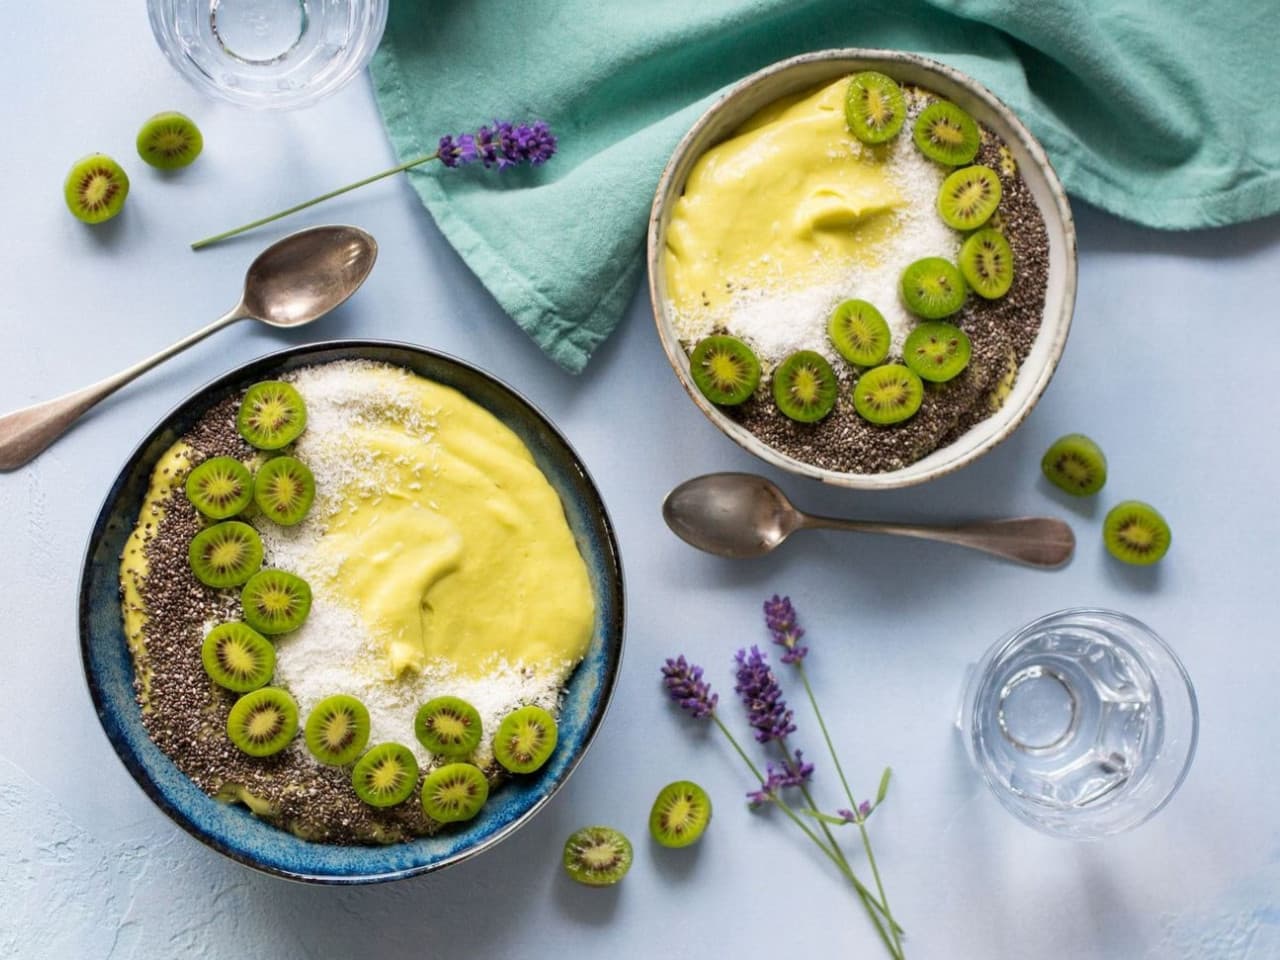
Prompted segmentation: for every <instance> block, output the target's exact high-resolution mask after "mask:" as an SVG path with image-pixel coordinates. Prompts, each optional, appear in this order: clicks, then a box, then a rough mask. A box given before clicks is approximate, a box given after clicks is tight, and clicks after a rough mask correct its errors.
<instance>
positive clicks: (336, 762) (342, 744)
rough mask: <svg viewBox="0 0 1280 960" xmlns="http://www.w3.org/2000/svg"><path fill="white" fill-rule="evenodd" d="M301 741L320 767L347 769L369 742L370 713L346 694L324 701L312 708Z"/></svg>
mask: <svg viewBox="0 0 1280 960" xmlns="http://www.w3.org/2000/svg"><path fill="white" fill-rule="evenodd" d="M302 737H303V739H304V740H306V742H307V749H308V750H310V751H311V755H312V756H313V757H315V758H316V759H317V760H319V761H320V762H321V763H327V764H329V765H330V766H335V767H341V766H345V765H346V764H348V763H351V762H352V761H353V760H355V759H356V757H358V756H360V751H362V750H363V749H364V746H365V744H366V743H368V742H369V710H368V708H366V707H365V705H364V704H363V703H361V702H360V701H359V700H357V699H356V698H355V697H349V696H347V695H346V694H345V693H335V694H334V695H333V696H331V697H325V698H324V699H323V700H321V701H320V702H319V703H317V704H316V705H315V706H314V707H312V708H311V713H310V714H308V715H307V724H306V726H305V727H303V729H302Z"/></svg>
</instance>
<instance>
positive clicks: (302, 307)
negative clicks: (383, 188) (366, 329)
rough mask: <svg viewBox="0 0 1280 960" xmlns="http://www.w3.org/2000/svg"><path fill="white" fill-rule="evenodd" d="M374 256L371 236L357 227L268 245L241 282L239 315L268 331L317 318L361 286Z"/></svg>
mask: <svg viewBox="0 0 1280 960" xmlns="http://www.w3.org/2000/svg"><path fill="white" fill-rule="evenodd" d="M377 257H378V244H377V243H376V242H375V241H374V239H373V237H371V236H369V234H367V233H365V232H364V231H363V230H360V229H358V228H356V227H346V226H332V227H315V228H314V229H311V230H303V231H302V232H301V233H295V234H293V235H292V236H288V237H285V238H284V239H283V240H279V241H277V242H276V243H273V244H272V245H271V246H269V247H267V249H266V250H264V251H262V253H260V254H259V255H258V258H257V259H256V260H254V261H253V263H251V264H250V265H249V269H248V271H247V272H246V273H245V278H244V296H243V298H242V299H241V301H240V303H241V306H242V307H243V308H244V313H245V314H246V315H248V316H251V317H252V318H253V319H255V320H260V321H262V322H263V323H265V324H268V325H269V326H272V327H300V326H302V325H303V324H305V323H310V322H311V321H312V320H316V319H318V318H320V317H322V316H324V315H325V314H326V313H328V312H329V311H330V310H332V309H334V308H335V307H337V306H340V305H341V304H342V303H344V302H346V300H347V298H348V297H350V296H351V295H352V294H353V293H355V292H356V290H358V289H359V288H360V285H361V284H362V283H364V281H365V278H366V277H367V276H368V275H369V271H370V270H372V269H373V264H374V261H375V260H376V259H377Z"/></svg>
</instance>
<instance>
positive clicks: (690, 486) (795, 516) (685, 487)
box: [662, 473, 1076, 567]
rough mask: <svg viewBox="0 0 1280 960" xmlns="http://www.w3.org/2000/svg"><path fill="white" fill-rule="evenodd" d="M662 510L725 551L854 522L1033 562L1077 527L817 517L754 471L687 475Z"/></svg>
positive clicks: (734, 553) (1062, 550) (861, 528)
mask: <svg viewBox="0 0 1280 960" xmlns="http://www.w3.org/2000/svg"><path fill="white" fill-rule="evenodd" d="M662 516H663V519H665V520H666V521H667V526H669V527H670V528H671V529H672V530H673V531H674V532H675V534H676V536H678V537H679V538H680V539H681V540H684V541H685V542H686V543H689V544H692V545H693V546H695V547H697V548H698V549H699V550H705V551H706V552H707V553H715V554H719V555H720V556H722V557H734V558H741V557H759V556H763V555H764V554H766V553H769V552H770V551H772V550H773V549H774V548H776V547H777V546H779V545H780V544H781V543H782V541H784V540H786V539H787V537H789V536H791V534H792V533H794V532H795V531H796V530H812V529H827V530H854V531H857V532H858V533H887V534H894V535H897V536H901V537H919V538H920V539H922V540H940V541H942V542H943V543H955V544H959V545H960V546H962V547H971V548H972V549H974V550H982V551H984V552H986V553H993V554H995V555H996V556H998V557H1006V558H1007V559H1010V560H1017V561H1018V562H1020V563H1026V564H1030V565H1031V566H1034V567H1058V566H1061V565H1062V564H1064V563H1066V562H1067V561H1068V560H1070V559H1071V554H1072V553H1073V552H1074V550H1075V546H1076V538H1075V534H1074V533H1072V532H1071V527H1069V526H1067V524H1065V523H1064V522H1063V521H1061V520H1054V519H1051V518H1049V517H1020V518H1018V519H1015V520H985V521H980V522H977V523H966V524H960V525H957V526H950V527H931V526H924V525H921V524H914V523H872V522H868V521H863V520H839V519H835V518H833V517H815V516H811V515H810V514H807V513H803V512H802V511H800V510H797V509H796V507H795V506H794V505H793V504H792V503H791V501H790V500H788V499H787V497H786V495H785V494H784V493H783V492H782V491H781V490H779V489H778V488H777V487H776V486H775V485H774V484H772V483H770V482H769V481H768V480H766V479H765V478H764V477H760V476H756V475H755V474H752V473H709V474H707V475H706V476H702V477H694V478H693V479H692V480H686V481H685V482H684V483H682V484H680V486H678V487H676V488H675V489H674V490H672V491H671V492H670V493H669V494H667V499H666V500H665V501H663V504H662Z"/></svg>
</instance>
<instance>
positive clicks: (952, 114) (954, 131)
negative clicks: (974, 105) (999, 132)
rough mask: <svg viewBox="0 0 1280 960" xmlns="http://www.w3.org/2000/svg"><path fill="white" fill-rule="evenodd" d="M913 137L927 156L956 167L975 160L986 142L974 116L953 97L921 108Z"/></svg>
mask: <svg viewBox="0 0 1280 960" xmlns="http://www.w3.org/2000/svg"><path fill="white" fill-rule="evenodd" d="M912 137H913V139H914V140H915V142H916V146H917V147H918V148H919V149H920V152H921V153H923V154H924V155H925V156H926V157H928V158H929V159H930V160H936V161H938V163H945V164H947V165H948V166H952V167H959V166H963V165H964V164H966V163H971V162H972V161H973V158H974V157H976V156H977V155H978V147H979V146H981V144H982V137H981V135H980V134H979V133H978V125H977V124H976V123H974V121H973V117H971V116H969V115H968V114H967V113H965V112H964V111H963V110H961V109H960V108H959V107H957V106H956V105H955V104H954V103H952V102H951V101H950V100H935V101H934V102H933V103H931V104H929V105H928V106H927V107H925V108H924V109H923V110H921V111H920V116H918V117H916V125H915V128H914V130H913V131H912Z"/></svg>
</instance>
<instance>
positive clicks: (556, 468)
mask: <svg viewBox="0 0 1280 960" xmlns="http://www.w3.org/2000/svg"><path fill="white" fill-rule="evenodd" d="M351 359H364V360H375V361H382V362H385V363H391V364H396V365H398V366H401V367H405V368H407V369H409V370H412V371H413V372H414V373H417V374H420V375H422V376H424V377H427V378H428V379H431V380H434V381H436V382H438V383H443V384H446V385H447V386H450V387H453V388H454V389H456V390H458V391H460V392H461V393H462V394H464V395H465V396H466V397H468V398H469V399H471V400H472V401H474V402H475V403H478V404H479V405H480V406H482V407H484V408H485V409H486V410H488V411H489V412H490V413H492V414H493V415H494V416H496V417H497V418H498V419H499V420H501V421H502V422H503V423H505V424H506V425H507V426H508V427H510V428H511V429H512V430H514V431H515V432H516V434H517V435H518V436H519V437H520V439H521V440H523V441H524V443H525V445H526V446H527V447H528V448H529V450H530V451H531V452H532V453H533V456H534V459H535V460H536V461H537V463H538V466H539V467H541V468H542V471H543V473H545V474H546V476H547V479H548V480H549V481H550V482H551V485H552V486H553V487H555V489H556V492H557V493H559V494H560V500H561V502H562V503H563V504H564V510H565V515H566V517H568V520H569V526H570V528H571V529H572V530H573V534H574V537H575V538H576V540H577V542H578V548H579V550H581V552H582V556H583V557H584V558H585V560H586V562H587V567H588V570H589V571H590V576H591V584H592V588H593V591H594V593H595V602H596V626H595V632H594V634H593V636H592V639H591V646H590V648H589V650H588V651H587V655H586V659H584V660H583V662H582V663H581V665H579V667H578V669H577V670H576V671H575V672H574V674H573V676H572V678H571V679H570V681H569V685H568V688H567V690H566V692H565V697H564V706H563V711H562V714H561V718H560V742H559V746H558V747H557V749H556V752H555V753H554V754H553V755H552V757H551V760H550V761H549V762H548V763H547V765H546V766H545V767H543V768H542V769H541V770H540V771H538V773H537V774H536V775H533V776H530V777H521V778H519V779H518V780H513V781H508V782H506V783H504V784H503V785H502V786H501V787H499V788H498V789H497V790H495V791H494V792H493V794H492V795H491V796H490V798H489V802H488V804H486V806H485V808H484V810H483V811H481V813H480V815H479V816H478V817H476V818H475V819H474V820H472V821H470V822H469V823H466V824H459V825H458V827H457V828H455V829H446V830H444V831H442V832H441V833H439V834H437V835H436V836H434V837H424V838H421V839H418V840H414V841H412V842H409V843H400V844H395V845H392V846H386V847H357V846H338V845H334V844H322V843H312V842H308V841H306V840H300V839H298V838H297V837H295V836H293V835H292V834H289V833H286V832H285V831H283V830H280V829H278V828H276V827H273V826H271V825H270V824H268V823H265V822H264V821H262V820H259V819H257V818H256V817H254V816H253V815H252V814H251V813H249V811H248V810H246V809H245V808H244V807H242V806H238V805H237V806H231V805H229V804H225V803H220V802H218V801H217V800H214V799H213V798H212V797H210V796H208V795H207V794H206V793H204V792H203V791H202V790H200V789H199V788H198V787H197V786H196V785H195V784H194V783H192V782H191V781H190V780H189V779H187V777H186V775H185V774H183V773H182V771H180V770H179V769H178V768H177V766H175V765H174V763H173V761H172V760H170V759H169V758H168V757H167V756H166V755H165V754H164V753H162V752H161V751H160V749H159V748H158V747H156V745H155V744H154V743H152V742H151V739H150V738H149V737H148V736H147V732H146V729H145V728H144V727H143V725H142V718H141V715H140V711H139V708H138V704H137V701H136V700H135V699H134V691H133V662H132V660H131V659H130V655H129V651H128V648H127V646H126V644H125V639H124V630H123V625H122V622H121V615H120V600H119V575H118V562H119V561H118V558H119V557H120V554H121V552H122V549H123V546H124V542H125V540H126V539H127V538H128V536H129V533H130V532H131V531H132V530H133V527H134V523H135V522H136V521H137V518H138V509H139V506H140V505H141V503H142V499H143V494H144V492H145V490H146V488H147V483H148V481H149V479H150V477H151V472H152V469H153V468H154V466H155V464H156V461H157V460H158V459H159V457H160V456H161V455H162V454H163V453H164V451H165V450H166V449H168V448H169V446H170V445H171V444H173V443H174V442H175V441H176V440H177V439H178V438H179V437H180V436H182V434H183V433H185V432H186V431H187V430H188V429H189V428H190V427H191V425H192V424H194V423H195V422H196V420H197V419H199V418H200V417H201V416H202V415H203V414H204V413H205V411H207V410H208V409H209V408H210V407H212V406H213V405H214V404H216V403H217V402H218V401H220V400H222V399H223V398H225V397H227V396H228V395H230V394H233V393H237V392H239V391H241V390H243V389H244V388H246V387H248V386H249V385H250V384H252V383H255V382H256V381H259V380H268V379H273V378H275V377H277V376H278V375H280V374H282V373H286V372H288V371H290V370H294V369H297V368H298V367H302V366H307V365H309V364H314V363H323V362H325V361H330V360H351ZM622 634H623V588H622V567H621V564H620V561H619V557H618V545H617V542H616V540H615V538H614V533H613V527H612V525H611V524H610V522H609V517H608V514H607V513H606V512H605V508H604V503H603V502H602V501H601V499H600V494H599V492H598V491H597V490H596V487H595V484H594V483H592V481H591V477H590V476H589V475H588V474H587V471H586V468H585V467H584V466H583V465H582V462H581V461H580V460H579V459H578V456H577V454H576V453H574V451H573V449H572V448H571V447H570V446H569V444H568V442H567V441H566V440H565V438H564V437H563V436H561V434H560V433H559V431H558V430H556V428H555V427H554V426H552V424H551V421H549V420H548V419H547V418H546V417H545V416H544V415H543V414H541V413H540V412H539V411H538V410H536V409H535V408H534V407H533V405H532V404H530V403H529V402H528V401H527V400H525V399H524V398H523V397H521V396H520V395H519V394H518V393H516V392H515V391H514V390H512V389H511V388H510V387H508V386H507V385H506V384H504V383H501V382H500V381H498V380H496V379H494V378H493V377H491V376H489V375H488V374H487V373H484V372H482V371H480V370H478V369H476V368H475V367H472V366H470V365H468V364H465V363H463V362H461V361H459V360H455V359H454V358H452V357H448V356H445V355H444V354H440V353H435V352H433V351H430V350H423V349H421V348H419V347H412V346H409V345H407V344H398V343H386V342H379V341H369V340H341V341H330V342H328V343H321V344H315V345H312V346H303V347H295V348H293V349H290V350H282V351H281V352H279V353H273V354H270V355H269V356H265V357H262V358H260V359H258V360H254V361H252V362H251V363H248V364H246V365H244V366H242V367H239V368H237V369H235V370H233V371H231V372H230V373H228V374H227V375H225V376H223V377H220V378H219V379H217V380H215V381H214V382H213V383H211V384H209V385H208V386H206V387H204V388H203V389H201V390H199V391H197V392H196V393H195V395H194V396H192V397H190V398H189V399H188V400H186V401H185V402H184V403H182V404H181V405H180V406H179V407H178V408H177V409H176V410H174V411H173V412H172V413H170V414H169V415H168V416H167V417H165V418H164V420H162V421H161V422H160V424H159V426H157V427H156V428H155V429H154V430H152V431H151V433H150V434H149V435H148V436H147V438H146V439H145V440H143V442H142V445H141V446H139V447H138V449H137V450H135V451H134V452H133V454H132V455H131V456H130V457H129V459H128V461H127V462H126V463H125V466H124V469H123V470H122V471H121V472H120V476H119V477H118V478H117V479H116V482H115V483H114V484H113V485H112V487H111V492H110V493H108V494H107V498H106V502H105V503H104V504H103V506H102V510H101V512H100V513H99V514H98V520H97V523H96V524H94V528H93V534H92V535H91V536H90V538H89V546H88V551H87V554H86V556H85V562H84V572H83V574H82V576H81V581H80V647H81V655H82V657H83V659H84V671H85V678H86V679H87V681H88V683H89V692H90V694H91V695H92V697H93V703H94V706H95V707H96V708H97V711H98V718H99V719H100V720H101V721H102V727H103V729H104V730H105V731H106V734H107V737H108V739H110V741H111V743H112V745H113V746H114V747H115V748H116V752H117V753H118V754H119V755H120V759H121V760H122V761H124V765H125V766H126V767H128V769H129V772H130V773H132V774H133V777H134V779H135V780H137V781H138V783H139V785H140V786H141V787H142V789H143V790H145V791H146V793H147V795H148V796H149V797H151V799H152V800H154V801H155V802H156V804H157V805H158V806H159V807H160V809H161V810H163V811H164V812H165V813H167V814H168V815H169V816H170V817H171V818H172V819H173V820H174V821H175V822H176V823H178V824H179V825H180V826H181V827H183V828H184V829H185V830H187V831H188V832H189V833H191V834H192V835H193V836H195V837H198V838H199V839H200V840H202V841H204V842H205V843H207V844H208V845H209V846H211V847H213V848H214V849H215V850H218V851H220V852H221V853H225V854H226V855H227V856H229V857H231V858H232V859H235V860H239V861H240V862H241V863H244V864H248V865H249V866H251V867H255V868H257V869H259V870H262V871H265V872H267V873H272V874H276V875H278V876H282V877H288V878H291V879H294V880H306V881H310V882H313V883H331V884H347V883H372V882H376V881H382V880H396V879H400V878H402V877H409V876H414V875H415V874H419V873H428V872H430V871H432V870H438V869H441V868H442V867H447V866H449V865H450V864H453V863H458V862H459V861H461V860H465V859H467V858H468V857H471V856H474V855H475V854H477V853H480V852H481V851H482V850H486V849H488V848H489V847H492V846H493V845H495V844H496V843H498V842H499V841H500V840H502V839H503V838H505V837H507V836H510V835H511V834H512V833H513V832H515V830H516V829H517V828H519V827H520V826H522V825H523V824H525V823H527V822H528V821H529V820H530V819H531V818H532V817H533V815H534V814H535V813H537V812H538V810H540V809H541V808H542V807H543V805H544V804H546V802H547V801H548V800H549V799H551V797H552V795H553V794H554V793H555V792H556V791H557V790H558V789H559V788H560V787H561V785H562V784H563V783H564V782H565V780H567V779H568V777H569V774H570V773H572V772H573V770H574V768H575V767H576V766H577V765H578V763H579V761H581V760H582V757H583V755H584V754H585V753H586V750H587V747H588V746H590V744H591V740H592V738H593V737H594V736H595V733H596V730H597V729H598V728H599V726H600V722H601V720H602V719H603V718H604V714H605V710H606V709H607V707H608V705H609V698H610V696H611V695H612V693H613V687H614V682H615V680H616V678H617V675H618V665H619V661H620V659H621V656H622Z"/></svg>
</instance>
